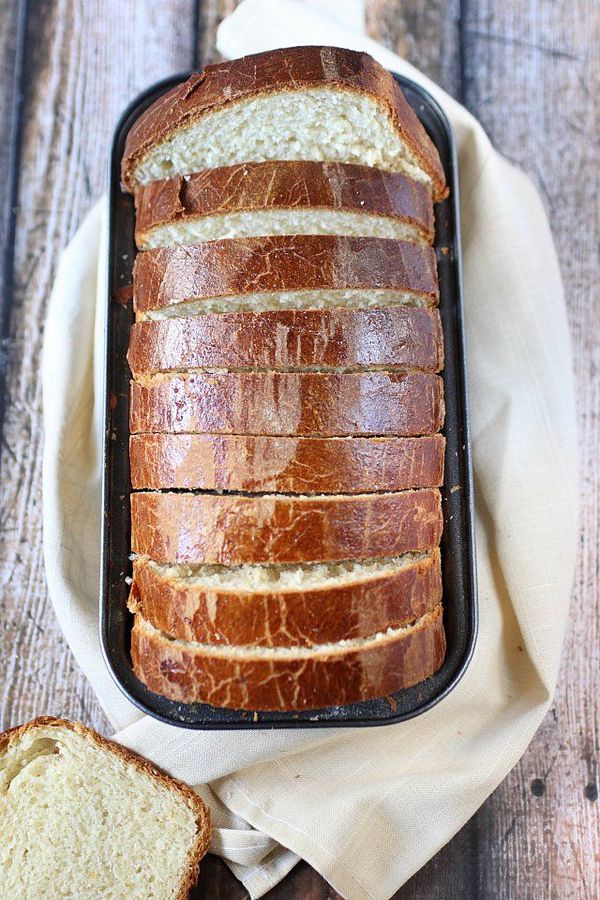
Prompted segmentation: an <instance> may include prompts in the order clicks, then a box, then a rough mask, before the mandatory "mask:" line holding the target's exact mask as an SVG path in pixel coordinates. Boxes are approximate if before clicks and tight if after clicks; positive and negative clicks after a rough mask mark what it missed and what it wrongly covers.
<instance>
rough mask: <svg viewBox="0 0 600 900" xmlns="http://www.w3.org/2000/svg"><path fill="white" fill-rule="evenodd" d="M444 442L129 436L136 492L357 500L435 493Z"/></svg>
mask: <svg viewBox="0 0 600 900" xmlns="http://www.w3.org/2000/svg"><path fill="white" fill-rule="evenodd" d="M444 448H445V439H444V437H443V436H442V435H441V434H432V435H427V436H426V437H419V438H396V437H392V438H361V437H351V438H312V437H308V438H302V437H265V436H259V437H256V436H252V435H216V434H133V435H131V438H130V441H129V462H130V466H131V484H132V487H133V489H134V490H140V489H142V490H164V489H165V488H168V489H173V488H177V489H181V488H184V489H187V490H196V489H202V490H207V491H214V490H217V491H244V492H247V493H256V492H261V493H268V492H273V493H281V494H362V493H370V492H374V491H403V490H406V489H410V488H424V487H439V486H440V485H441V483H442V481H443V477H444Z"/></svg>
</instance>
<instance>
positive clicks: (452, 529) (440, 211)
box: [100, 75, 477, 728]
mask: <svg viewBox="0 0 600 900" xmlns="http://www.w3.org/2000/svg"><path fill="white" fill-rule="evenodd" d="M185 77H187V76H186V75H181V76H177V77H173V78H169V79H166V80H164V81H161V82H159V83H158V84H156V85H154V86H153V87H151V88H149V89H148V90H147V91H145V92H144V93H143V94H141V95H140V96H139V97H138V98H137V99H136V100H134V102H133V103H132V104H131V105H130V106H129V107H128V108H127V109H126V110H125V112H124V113H123V116H122V117H121V120H120V122H119V123H118V125H117V127H116V129H115V133H114V136H113V141H112V147H111V153H110V168H109V185H108V193H109V217H108V248H109V252H108V297H107V299H106V302H107V305H108V315H107V327H106V344H105V354H106V357H105V366H106V369H105V387H106V398H105V399H106V406H105V420H104V450H103V452H104V472H103V530H102V562H101V600H100V633H101V642H102V648H103V652H104V657H105V660H106V663H107V665H108V668H109V669H110V671H111V673H112V676H113V678H114V679H115V681H116V682H117V684H118V685H119V687H120V688H121V690H122V691H123V693H124V694H125V695H126V696H127V697H128V698H129V699H130V700H131V701H132V703H134V704H135V705H136V706H138V707H139V708H140V709H141V710H143V711H144V712H146V713H148V714H149V715H151V716H154V717H155V718H157V719H161V720H162V721H164V722H168V723H170V724H172V725H180V726H182V727H184V728H323V727H332V728H338V727H342V726H343V727H348V726H359V725H387V724H391V723H394V722H402V721H404V720H406V719H410V718H412V717H413V716H417V715H420V714H421V713H423V712H425V711H426V710H428V709H431V707H432V706H435V704H436V703H439V702H440V700H442V699H443V698H444V697H445V696H446V695H447V694H448V693H449V692H450V691H451V690H452V689H453V688H454V687H456V685H457V684H458V682H459V681H460V679H461V677H462V676H463V674H464V672H465V670H466V668H467V666H468V664H469V661H470V659H471V656H472V654H473V649H474V645H475V639H476V634H477V584H476V573H475V546H474V533H473V487H472V474H471V454H470V444H469V416H468V407H467V396H466V366H465V337H464V325H463V301H462V284H461V253H460V227H459V202H458V171H457V163H456V151H455V146H454V140H453V136H452V131H451V129H450V125H449V123H448V120H447V119H446V117H445V115H444V113H443V112H442V110H441V109H440V107H439V106H438V104H437V103H436V102H435V100H433V98H432V97H431V96H430V95H429V94H428V93H427V92H426V91H424V90H423V89H422V88H421V87H419V86H418V85H416V84H414V83H413V82H411V81H409V80H408V79H406V78H403V77H400V76H397V78H398V82H399V83H400V85H401V87H402V89H403V90H404V93H405V95H406V97H407V99H408V101H409V103H410V104H411V106H412V107H413V108H414V110H415V111H416V113H417V115H418V116H419V118H420V120H421V122H422V123H423V125H424V126H425V128H426V130H427V131H428V133H429V135H430V137H431V138H432V140H433V142H434V144H435V145H436V147H437V149H438V151H439V154H440V157H441V160H442V164H443V166H444V169H445V172H446V179H447V181H448V184H449V186H450V196H449V198H448V199H447V200H444V201H443V202H442V203H439V204H438V205H437V206H436V241H435V249H436V254H437V264H438V272H439V280H440V297H441V299H440V313H441V317H442V322H443V326H444V342H445V352H446V367H445V370H444V373H443V377H444V385H445V395H446V409H447V414H446V424H445V428H444V433H445V435H446V439H447V449H446V479H445V487H444V488H443V489H442V505H443V509H444V517H445V525H444V534H443V538H442V545H441V549H442V567H443V587H444V625H445V629H446V638H447V643H448V650H447V654H446V659H445V661H444V664H443V665H442V667H441V669H440V670H439V671H438V672H436V673H435V675H433V676H432V677H431V678H429V679H428V680H427V681H424V682H422V683H421V684H418V685H416V686H415V687H412V688H407V689H405V690H401V691H398V692H397V693H396V694H394V695H393V696H392V697H387V698H382V699H380V700H370V701H366V702H363V703H356V704H352V705H350V706H339V707H327V708H325V709H320V710H312V711H303V712H258V713H255V712H248V711H244V710H230V709H221V708H216V707H213V706H208V705H205V704H199V703H196V704H184V703H176V702H174V701H172V700H167V699H166V698H164V697H161V696H159V695H158V694H154V693H152V692H151V691H149V690H147V688H146V687H145V686H144V685H143V684H142V683H141V682H140V681H138V679H137V678H136V677H135V675H134V674H133V670H132V667H131V660H130V656H129V642H130V632H131V626H132V619H133V617H132V616H131V614H130V613H129V612H128V610H127V606H126V601H127V594H128V590H129V587H128V583H127V581H126V579H127V578H128V576H130V575H131V561H130V552H131V550H130V511H129V492H130V488H131V485H130V480H129V454H128V438H129V431H128V414H129V378H130V373H129V368H128V366H127V362H126V360H125V354H126V352H127V343H128V336H129V326H130V325H131V323H132V321H133V311H132V309H131V304H130V303H128V304H123V303H120V302H116V298H118V297H119V296H120V295H119V293H118V292H119V289H120V288H122V287H124V286H126V285H128V284H130V283H131V280H132V275H131V271H132V266H133V261H134V257H135V244H134V206H133V200H132V198H131V196H130V195H129V194H124V193H123V192H122V191H121V188H120V162H121V156H122V154H123V147H124V144H125V138H126V136H127V132H128V131H129V129H130V127H131V125H132V124H133V122H134V121H135V120H136V119H137V118H138V116H139V115H140V114H141V113H143V112H144V110H146V109H147V107H148V106H150V104H151V103H153V102H154V101H155V100H156V99H157V98H158V97H159V96H160V95H161V94H163V93H165V91H167V90H169V88H171V87H173V86H174V85H175V84H177V83H179V82H180V81H182V80H183V79H184V78H185Z"/></svg>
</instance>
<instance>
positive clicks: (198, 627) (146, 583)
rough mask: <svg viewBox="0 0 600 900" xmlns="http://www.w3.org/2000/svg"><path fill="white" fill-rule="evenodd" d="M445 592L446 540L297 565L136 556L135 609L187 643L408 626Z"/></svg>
mask: <svg viewBox="0 0 600 900" xmlns="http://www.w3.org/2000/svg"><path fill="white" fill-rule="evenodd" d="M441 599H442V576H441V567H440V551H439V549H438V548H435V549H434V550H429V551H424V552H422V553H406V554H404V555H403V556H397V557H391V558H384V559H376V560H354V561H347V562H341V563H306V564H305V565H295V566H290V565H288V566H277V565H263V566H248V565H246V566H237V567H233V566H231V567H228V566H182V565H179V566H167V565H160V564H159V563H156V562H154V560H151V559H149V558H148V557H143V556H138V557H136V558H135V559H134V561H133V583H132V586H131V594H130V598H129V608H130V610H131V611H132V612H134V613H139V614H140V616H141V617H142V618H144V619H145V620H146V621H147V622H149V623H150V624H151V625H153V626H154V627H155V628H157V629H158V630H159V631H163V632H165V633H166V634H168V635H170V636H171V637H173V638H179V639H182V640H186V641H196V642H199V643H201V644H231V645H241V646H250V645H256V646H262V647H287V646H301V647H312V646H314V645H315V644H329V643H336V642H338V641H341V640H349V639H354V638H366V637H369V636H370V635H373V634H377V633H378V632H380V631H385V630H386V629H387V628H398V627H400V626H404V625H408V624H410V623H411V622H414V621H416V620H417V619H420V618H421V617H422V616H424V615H425V614H426V613H428V612H431V611H432V610H433V609H434V608H435V607H436V606H437V605H438V604H439V603H440V602H441Z"/></svg>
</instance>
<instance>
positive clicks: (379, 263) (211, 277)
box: [133, 234, 439, 318]
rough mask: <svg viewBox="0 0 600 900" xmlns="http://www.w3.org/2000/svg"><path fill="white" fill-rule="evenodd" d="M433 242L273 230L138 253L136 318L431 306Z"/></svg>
mask: <svg viewBox="0 0 600 900" xmlns="http://www.w3.org/2000/svg"><path fill="white" fill-rule="evenodd" d="M438 300H439V289H438V279H437V269H436V261H435V253H434V250H433V248H432V247H428V246H424V245H420V244H414V243H411V242H410V241H396V240H390V239H387V238H372V237H364V238H363V237H349V236H347V235H342V236H338V235H330V234H319V235H306V234H305V235H275V236H272V237H249V238H228V239H226V240H221V241H206V242H204V243H201V244H190V245H188V246H183V247H178V246H173V247H160V248H159V249H157V250H147V251H146V252H145V253H138V255H137V257H136V260H135V264H134V267H133V305H134V309H135V311H136V313H137V314H138V315H140V316H141V317H142V318H143V317H149V318H164V317H165V316H181V315H194V314H195V313H200V312H235V311H239V310H245V309H248V310H253V311H254V312H259V311H260V310H265V309H286V308H287V309H289V308H291V309H294V308H304V309H305V308H322V307H328V306H398V305H409V306H436V305H437V303H438Z"/></svg>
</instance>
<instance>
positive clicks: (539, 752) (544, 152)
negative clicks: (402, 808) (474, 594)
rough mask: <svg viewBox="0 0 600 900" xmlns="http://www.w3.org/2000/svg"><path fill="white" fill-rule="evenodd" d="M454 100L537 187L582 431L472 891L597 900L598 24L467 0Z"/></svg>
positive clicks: (590, 13)
mask: <svg viewBox="0 0 600 900" xmlns="http://www.w3.org/2000/svg"><path fill="white" fill-rule="evenodd" d="M462 36H463V58H464V60H465V70H464V84H463V90H464V99H465V102H466V103H467V105H468V106H469V108H470V109H472V110H473V112H474V113H475V114H476V115H477V116H478V117H479V119H480V120H481V121H482V123H483V125H484V126H485V128H486V129H487V131H488V133H489V134H490V136H491V138H492V140H493V141H494V143H495V144H496V146H497V147H498V148H499V149H500V150H501V151H502V152H503V153H504V154H505V155H506V156H507V157H508V158H509V159H511V160H513V161H514V162H515V163H516V164H517V165H519V166H520V167H521V168H523V169H525V170H526V171H527V172H529V174H530V175H531V177H532V178H533V180H534V181H535V182H536V183H537V185H538V188H539V190H540V193H541V196H542V199H543V201H544V203H545V204H546V208H547V211H548V214H549V217H550V223H551V227H552V230H553V233H554V236H555V239H556V244H557V249H558V253H559V257H560V261H561V266H562V271H563V278H564V282H565V287H566V294H567V303H568V309H569V317H570V322H571V328H572V336H573V347H574V359H575V371H576V379H577V394H578V411H579V423H580V429H581V431H580V433H581V450H582V453H581V463H582V479H581V544H580V554H579V563H578V569H577V573H576V578H575V586H574V594H573V600H572V610H573V612H574V613H576V614H574V615H573V616H572V620H571V628H570V629H569V633H568V637H567V643H566V647H565V651H564V656H563V666H562V671H561V677H560V682H559V688H558V692H557V696H556V698H555V702H554V705H553V708H552V710H551V712H550V713H549V715H548V716H547V718H546V720H545V722H544V724H543V726H542V728H541V729H540V731H539V732H538V734H537V735H536V738H535V739H534V741H533V743H532V745H531V747H530V748H529V750H528V752H527V753H526V754H525V756H524V757H523V759H522V761H521V762H520V764H519V765H518V766H517V767H516V768H515V770H514V771H513V772H512V773H511V774H510V775H509V777H508V778H507V779H506V780H505V782H504V783H503V784H502V785H501V786H500V787H499V788H498V790H497V791H496V792H495V794H494V795H493V796H492V797H491V798H490V800H489V801H488V803H487V804H485V806H484V807H483V809H482V810H481V812H480V813H479V815H478V816H477V817H476V820H477V831H478V840H479V854H478V859H479V873H480V876H479V891H480V894H479V896H481V897H490V898H491V897H499V896H502V897H505V898H507V900H512V898H515V900H521V898H523V897H536V898H545V897H578V898H579V897H581V898H587V897H589V898H595V897H598V896H600V867H599V866H598V859H600V809H599V806H598V803H597V802H596V799H595V798H596V797H597V791H598V787H597V785H598V777H597V754H598V721H597V705H596V703H595V697H596V694H597V679H598V656H599V650H598V648H599V647H600V639H599V638H600V635H599V626H598V621H599V612H600V581H599V578H598V575H599V572H598V558H599V538H600V533H599V527H598V510H599V509H600V477H599V475H600V473H599V471H598V463H597V449H598V447H599V446H600V412H599V411H600V383H599V381H598V377H597V374H598V366H599V363H600V303H599V302H598V301H599V299H600V292H599V289H598V283H597V274H598V255H597V253H598V244H599V241H600V212H599V209H598V200H597V198H598V189H599V187H600V183H599V182H600V179H599V177H598V156H597V152H598V150H597V148H598V134H599V131H600V101H599V99H598V96H599V91H600V16H599V14H598V5H597V4H595V3H593V2H592V0H577V2H574V3H570V4H562V3H553V2H551V0H542V2H537V3H532V2H529V3H527V2H524V0H512V2H505V3H502V4H498V3H493V2H480V3H467V4H466V6H465V8H464V10H463V22H462Z"/></svg>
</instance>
